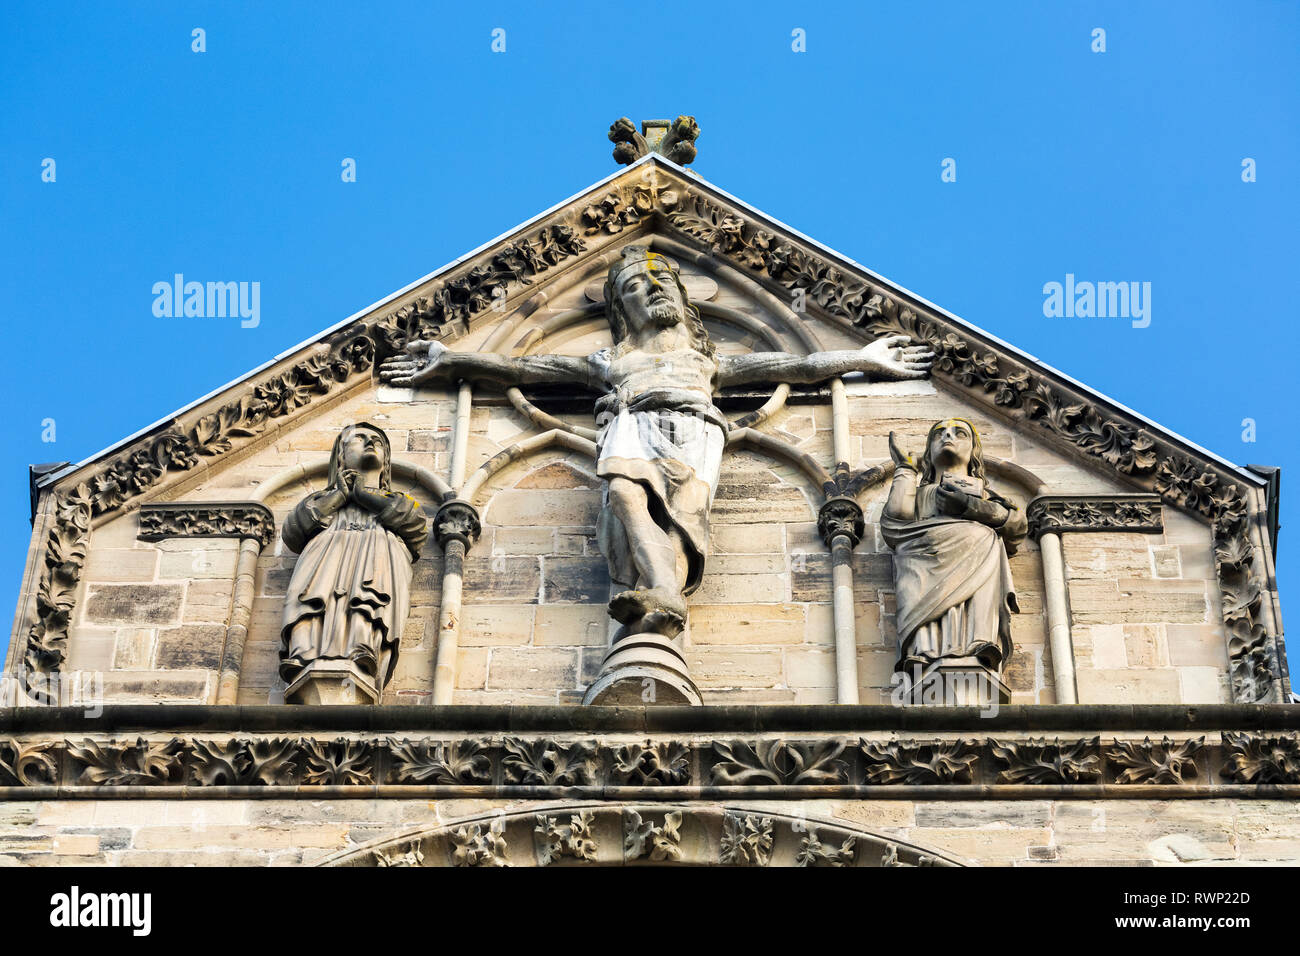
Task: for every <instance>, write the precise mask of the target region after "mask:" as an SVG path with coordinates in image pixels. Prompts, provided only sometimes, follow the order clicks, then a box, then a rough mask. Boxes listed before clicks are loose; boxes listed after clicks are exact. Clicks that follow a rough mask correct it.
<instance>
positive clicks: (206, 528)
mask: <svg viewBox="0 0 1300 956" xmlns="http://www.w3.org/2000/svg"><path fill="white" fill-rule="evenodd" d="M138 537H139V538H140V540H141V541H161V540H162V539H164V538H254V539H256V540H257V542H258V543H259V544H260V545H261V546H262V548H263V550H265V549H266V547H267V546H268V545H269V544H270V543H271V542H272V541H274V540H275V517H274V516H273V515H272V514H271V509H269V508H267V507H266V505H263V504H259V503H258V502H256V501H205V502H203V503H201V504H195V503H190V502H169V503H166V504H153V505H145V506H144V507H142V508H141V509H140V532H139V535H138Z"/></svg>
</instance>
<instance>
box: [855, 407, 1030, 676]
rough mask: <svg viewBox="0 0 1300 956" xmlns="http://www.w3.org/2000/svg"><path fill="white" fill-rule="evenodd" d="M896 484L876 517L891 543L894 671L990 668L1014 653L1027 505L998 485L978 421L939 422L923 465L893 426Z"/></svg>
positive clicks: (891, 444)
mask: <svg viewBox="0 0 1300 956" xmlns="http://www.w3.org/2000/svg"><path fill="white" fill-rule="evenodd" d="M889 453H890V457H891V458H893V460H894V466H895V471H894V478H893V484H892V485H891V486H890V489H889V499H888V501H887V502H886V503H885V508H884V512H883V513H882V515H881V518H880V529H881V532H882V533H883V535H884V539H885V543H886V544H888V545H889V547H890V548H892V549H893V551H894V582H895V597H896V599H897V603H898V615H897V622H898V663H897V666H896V668H895V669H896V670H899V671H904V672H906V673H919V672H923V671H924V670H925V668H927V667H928V666H929V665H931V664H933V663H934V662H935V661H938V660H940V659H941V658H975V659H976V660H977V661H979V663H980V664H981V665H982V666H983V667H985V668H987V669H988V670H989V671H991V672H992V673H994V674H998V673H999V671H1000V669H1001V666H1002V665H1003V664H1004V663H1005V662H1006V661H1007V659H1008V658H1009V657H1010V656H1011V613H1012V612H1017V613H1018V612H1019V610H1020V608H1019V607H1018V606H1017V604H1016V593H1015V589H1014V585H1013V583H1012V580H1011V566H1010V564H1009V562H1008V560H1007V556H1008V554H1014V553H1015V551H1016V547H1017V545H1018V544H1019V543H1020V542H1021V541H1022V540H1024V538H1025V534H1026V532H1027V530H1028V525H1027V522H1026V521H1025V515H1024V512H1023V511H1021V510H1020V509H1019V508H1017V507H1016V506H1015V505H1014V504H1012V503H1011V502H1010V501H1008V500H1007V499H1005V498H1003V497H1002V496H1000V495H999V494H997V493H996V492H995V491H993V490H992V489H991V488H990V487H989V484H988V480H987V479H986V478H985V476H984V456H983V452H982V449H981V448H980V439H979V434H978V432H976V430H975V426H974V425H972V424H971V423H970V422H969V421H967V420H966V419H964V418H950V419H947V420H946V421H941V422H936V423H935V425H934V426H933V427H932V428H931V429H930V433H929V435H928V436H927V437H926V441H925V453H924V456H923V457H922V460H921V463H920V465H919V466H918V465H917V464H916V462H915V461H914V460H913V459H912V457H911V456H910V455H907V454H905V453H904V452H902V451H901V450H900V449H899V447H898V445H897V443H896V441H895V439H894V434H893V433H892V432H891V433H890V435H889Z"/></svg>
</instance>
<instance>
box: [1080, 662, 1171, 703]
mask: <svg viewBox="0 0 1300 956" xmlns="http://www.w3.org/2000/svg"><path fill="white" fill-rule="evenodd" d="M1075 678H1076V680H1077V682H1078V685H1079V703H1081V704H1132V703H1134V702H1135V701H1141V702H1142V703H1144V704H1176V703H1178V700H1179V696H1180V691H1181V685H1180V684H1179V681H1178V671H1176V670H1174V669H1172V668H1168V667H1152V668H1126V669H1123V670H1099V669H1093V668H1090V667H1089V668H1080V669H1079V670H1078V671H1077V672H1076V674H1075Z"/></svg>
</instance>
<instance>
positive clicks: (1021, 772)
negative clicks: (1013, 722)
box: [990, 737, 1101, 784]
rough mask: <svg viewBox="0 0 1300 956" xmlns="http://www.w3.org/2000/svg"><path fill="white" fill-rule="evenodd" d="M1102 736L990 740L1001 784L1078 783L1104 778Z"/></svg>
mask: <svg viewBox="0 0 1300 956" xmlns="http://www.w3.org/2000/svg"><path fill="white" fill-rule="evenodd" d="M1100 743H1101V741H1100V738H1098V737H1092V738H1086V739H1083V740H1068V741H1065V742H1062V741H1061V739H1060V738H1059V737H1058V738H1057V739H1056V740H1052V741H1049V740H1047V739H1046V738H1044V739H1041V740H1034V739H1033V738H1032V737H1031V738H1029V739H1028V740H1023V741H998V740H993V741H990V748H991V749H992V751H993V758H994V759H995V760H996V761H997V762H998V765H999V766H1000V767H1001V772H1000V773H999V774H998V782H999V783H1028V784H1077V783H1093V782H1096V781H1099V780H1100V779H1101V753H1100Z"/></svg>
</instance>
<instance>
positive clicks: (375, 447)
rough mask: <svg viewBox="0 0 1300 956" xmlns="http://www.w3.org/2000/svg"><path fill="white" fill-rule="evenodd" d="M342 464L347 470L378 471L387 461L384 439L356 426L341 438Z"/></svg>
mask: <svg viewBox="0 0 1300 956" xmlns="http://www.w3.org/2000/svg"><path fill="white" fill-rule="evenodd" d="M339 457H340V458H341V464H342V466H343V467H344V468H345V469H347V470H348V471H363V472H374V471H380V470H382V469H383V467H384V466H385V465H386V464H387V463H388V462H387V460H386V459H387V450H386V448H385V446H384V440H383V439H382V438H381V437H380V436H379V435H378V434H377V433H376V432H373V431H371V430H370V429H368V428H357V429H354V430H353V431H352V433H351V434H350V435H348V436H347V438H345V439H343V447H342V448H341V449H340V456H339Z"/></svg>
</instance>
